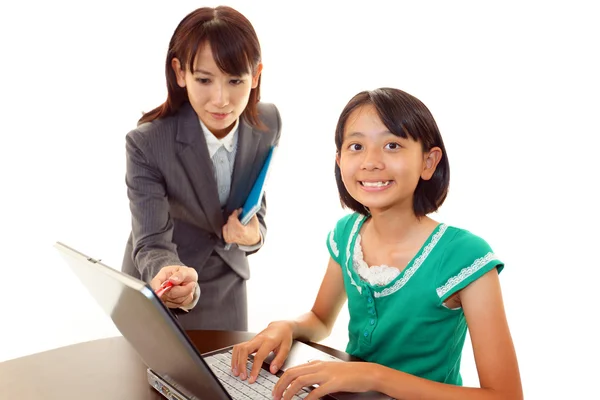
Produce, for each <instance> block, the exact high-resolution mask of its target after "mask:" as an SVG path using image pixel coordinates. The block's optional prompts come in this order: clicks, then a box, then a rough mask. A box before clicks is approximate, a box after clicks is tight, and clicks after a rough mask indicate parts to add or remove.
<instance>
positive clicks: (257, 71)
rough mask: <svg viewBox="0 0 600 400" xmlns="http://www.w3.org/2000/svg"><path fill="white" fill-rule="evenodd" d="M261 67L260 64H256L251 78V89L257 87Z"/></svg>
mask: <svg viewBox="0 0 600 400" xmlns="http://www.w3.org/2000/svg"><path fill="white" fill-rule="evenodd" d="M262 70H263V65H262V63H258V65H257V66H256V73H255V74H254V76H253V77H252V89H256V87H257V86H258V78H260V74H261V73H262Z"/></svg>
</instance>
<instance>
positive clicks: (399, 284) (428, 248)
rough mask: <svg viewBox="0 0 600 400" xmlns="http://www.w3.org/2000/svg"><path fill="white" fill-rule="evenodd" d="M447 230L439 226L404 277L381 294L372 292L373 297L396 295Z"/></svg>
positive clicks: (444, 226) (405, 271)
mask: <svg viewBox="0 0 600 400" xmlns="http://www.w3.org/2000/svg"><path fill="white" fill-rule="evenodd" d="M447 228H448V225H446V224H441V225H440V228H439V230H438V231H437V232H436V233H435V235H433V237H432V238H431V241H430V242H429V243H428V244H427V246H425V248H424V249H423V252H421V255H419V257H417V258H416V259H415V261H414V262H413V264H412V265H411V266H410V267H409V268H407V269H406V270H404V275H403V276H402V278H400V279H398V280H397V281H396V283H394V284H393V285H392V286H390V287H387V288H385V289H383V290H382V291H381V292H374V293H373V295H374V296H375V297H384V296H389V295H390V294H394V293H396V292H397V291H398V290H400V288H402V287H403V286H404V285H406V282H408V280H409V279H410V278H411V277H412V276H413V275H414V274H415V272H417V270H418V269H419V267H420V266H421V265H423V263H424V262H425V260H426V259H427V256H429V253H431V251H432V250H433V248H434V247H435V245H436V244H437V243H438V242H439V241H440V238H441V237H442V236H443V235H444V232H446V229H447Z"/></svg>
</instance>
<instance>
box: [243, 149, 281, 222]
mask: <svg viewBox="0 0 600 400" xmlns="http://www.w3.org/2000/svg"><path fill="white" fill-rule="evenodd" d="M274 151H275V146H273V147H271V149H270V150H269V153H268V154H267V158H266V159H265V163H264V164H263V167H262V169H261V170H260V174H258V177H257V178H256V181H255V182H254V186H253V187H252V190H251V191H250V194H249V195H248V198H247V199H246V202H245V203H244V206H243V207H242V212H241V214H240V222H241V223H242V225H246V224H247V223H248V222H250V220H251V219H252V217H253V216H254V215H255V214H256V213H257V212H258V210H260V206H261V203H262V198H263V196H264V194H265V184H266V182H267V177H268V175H269V167H270V166H271V160H272V159H273V152H274Z"/></svg>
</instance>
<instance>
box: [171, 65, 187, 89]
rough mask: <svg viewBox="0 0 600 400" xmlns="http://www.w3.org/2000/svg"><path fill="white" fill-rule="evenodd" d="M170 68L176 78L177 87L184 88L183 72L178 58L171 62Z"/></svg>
mask: <svg viewBox="0 0 600 400" xmlns="http://www.w3.org/2000/svg"><path fill="white" fill-rule="evenodd" d="M171 68H173V71H174V72H175V76H176V77H177V84H178V85H179V87H182V88H184V87H185V71H184V70H183V69H182V68H181V63H180V62H179V59H178V58H173V59H172V60H171Z"/></svg>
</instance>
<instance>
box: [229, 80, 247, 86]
mask: <svg viewBox="0 0 600 400" xmlns="http://www.w3.org/2000/svg"><path fill="white" fill-rule="evenodd" d="M242 82H244V81H243V80H241V79H232V80H230V81H229V83H231V84H232V85H235V86H237V85H241V84H242Z"/></svg>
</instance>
